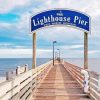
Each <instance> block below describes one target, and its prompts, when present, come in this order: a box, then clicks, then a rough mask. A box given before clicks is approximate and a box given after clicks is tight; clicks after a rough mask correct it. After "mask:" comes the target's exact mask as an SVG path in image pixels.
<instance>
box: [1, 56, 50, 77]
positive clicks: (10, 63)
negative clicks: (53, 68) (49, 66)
mask: <svg viewBox="0 0 100 100" xmlns="http://www.w3.org/2000/svg"><path fill="white" fill-rule="evenodd" d="M49 60H50V59H49V58H37V66H39V65H41V64H43V63H46V62H48V61H49ZM25 64H28V66H29V69H31V68H32V58H0V76H5V74H6V72H7V71H12V70H15V69H16V67H17V66H23V65H25Z"/></svg>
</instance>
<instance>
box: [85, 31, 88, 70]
mask: <svg viewBox="0 0 100 100" xmlns="http://www.w3.org/2000/svg"><path fill="white" fill-rule="evenodd" d="M84 69H88V33H87V32H84Z"/></svg>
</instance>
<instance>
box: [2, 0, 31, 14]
mask: <svg viewBox="0 0 100 100" xmlns="http://www.w3.org/2000/svg"><path fill="white" fill-rule="evenodd" d="M29 3H30V0H12V1H10V0H0V13H7V12H9V11H11V10H13V9H14V8H16V7H20V6H25V5H28V4H29Z"/></svg>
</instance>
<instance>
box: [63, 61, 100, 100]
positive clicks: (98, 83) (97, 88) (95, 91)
mask: <svg viewBox="0 0 100 100" xmlns="http://www.w3.org/2000/svg"><path fill="white" fill-rule="evenodd" d="M64 67H65V68H66V70H67V71H68V72H69V73H70V75H72V77H73V78H75V80H77V81H78V82H79V84H80V86H81V87H82V88H84V76H83V75H82V74H81V70H82V68H80V67H78V66H75V65H73V64H70V63H68V62H66V61H64ZM88 73H89V93H88V96H89V97H90V98H91V99H92V100H100V75H99V74H97V73H95V72H91V71H88Z"/></svg>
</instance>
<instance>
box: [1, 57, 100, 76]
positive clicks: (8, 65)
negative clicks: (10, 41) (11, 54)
mask: <svg viewBox="0 0 100 100" xmlns="http://www.w3.org/2000/svg"><path fill="white" fill-rule="evenodd" d="M49 60H50V59H49V58H38V59H37V66H39V65H41V64H43V63H46V62H48V61H49ZM65 60H66V61H68V62H70V63H72V64H75V65H77V66H79V67H83V65H84V62H83V59H80V58H70V59H65ZM25 64H28V65H29V68H31V66H32V59H31V58H9V59H8V58H3V59H1V58H0V76H5V73H6V72H7V71H11V70H15V68H16V67H17V66H19V65H20V66H21V65H25ZM89 70H92V71H95V72H97V73H99V74H100V59H89Z"/></svg>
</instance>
